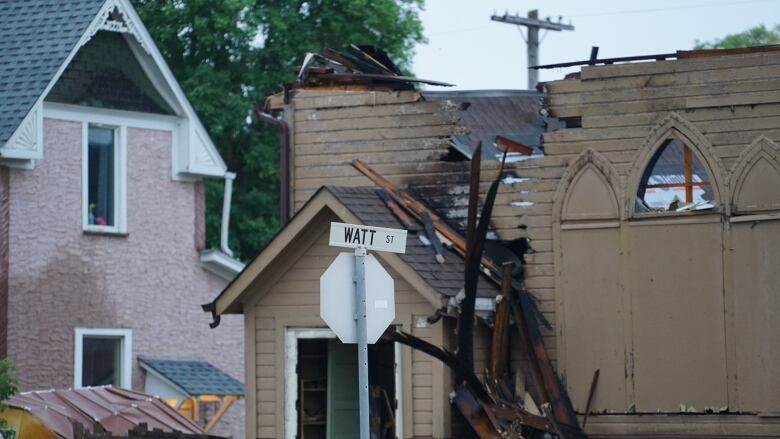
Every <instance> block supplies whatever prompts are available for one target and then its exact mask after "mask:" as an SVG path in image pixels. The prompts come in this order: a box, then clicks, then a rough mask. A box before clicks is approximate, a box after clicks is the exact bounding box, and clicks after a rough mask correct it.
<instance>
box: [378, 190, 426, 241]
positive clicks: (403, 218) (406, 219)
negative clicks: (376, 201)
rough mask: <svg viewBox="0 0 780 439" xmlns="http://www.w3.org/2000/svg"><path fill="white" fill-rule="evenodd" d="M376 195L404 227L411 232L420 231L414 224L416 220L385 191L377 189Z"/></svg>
mask: <svg viewBox="0 0 780 439" xmlns="http://www.w3.org/2000/svg"><path fill="white" fill-rule="evenodd" d="M376 193H377V195H379V198H381V199H382V201H383V202H384V203H385V206H387V208H388V209H390V212H393V215H395V217H396V218H398V221H400V222H401V225H402V226H404V228H405V229H406V230H409V231H411V232H416V231H417V230H418V227H417V224H416V223H415V222H414V220H413V219H412V218H411V217H410V216H409V215H408V214H407V213H406V211H405V210H403V209H402V208H401V206H399V205H398V203H396V202H395V200H394V199H393V197H391V196H390V195H388V193H387V192H386V191H385V190H384V189H377V190H376Z"/></svg>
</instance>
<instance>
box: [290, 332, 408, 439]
mask: <svg viewBox="0 0 780 439" xmlns="http://www.w3.org/2000/svg"><path fill="white" fill-rule="evenodd" d="M285 351H286V352H285V360H286V364H285V438H288V439H293V438H298V439H336V438H338V439H342V438H343V439H352V438H354V439H358V438H359V436H360V435H359V407H358V401H359V398H358V370H357V345H355V344H344V343H341V342H340V341H339V340H338V339H336V338H335V336H334V335H333V333H332V332H331V331H330V330H329V329H321V328H306V329H303V328H300V329H296V328H288V329H287V343H286V346H285ZM400 352H401V351H400V349H399V347H397V346H395V344H394V343H377V344H374V345H369V349H368V358H369V406H370V410H371V418H370V420H369V425H370V430H371V438H372V439H394V438H396V437H400V436H402V435H401V434H400V433H398V434H397V432H402V431H403V425H402V422H401V413H402V407H401V401H402V400H403V398H402V395H401V393H402V392H401V388H402V385H401V368H400V364H401V363H400Z"/></svg>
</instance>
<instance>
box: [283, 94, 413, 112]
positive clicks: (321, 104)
mask: <svg viewBox="0 0 780 439" xmlns="http://www.w3.org/2000/svg"><path fill="white" fill-rule="evenodd" d="M418 100H420V92H418V91H356V92H351V91H343V90H337V91H323V92H313V91H302V92H297V94H295V95H294V96H293V97H292V101H293V102H294V103H295V109H296V110H307V109H312V108H339V107H360V106H371V105H387V104H401V103H408V102H417V101H418Z"/></svg>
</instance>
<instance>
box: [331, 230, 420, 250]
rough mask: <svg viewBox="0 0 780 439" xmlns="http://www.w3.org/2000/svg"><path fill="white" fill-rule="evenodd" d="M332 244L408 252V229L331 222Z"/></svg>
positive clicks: (335, 245) (334, 245)
mask: <svg viewBox="0 0 780 439" xmlns="http://www.w3.org/2000/svg"><path fill="white" fill-rule="evenodd" d="M330 245H331V246H333V247H349V248H358V247H363V248H365V249H366V250H375V251H380V252H392V253H406V230H403V229H388V228H385V227H371V226H361V225H357V224H344V223H330Z"/></svg>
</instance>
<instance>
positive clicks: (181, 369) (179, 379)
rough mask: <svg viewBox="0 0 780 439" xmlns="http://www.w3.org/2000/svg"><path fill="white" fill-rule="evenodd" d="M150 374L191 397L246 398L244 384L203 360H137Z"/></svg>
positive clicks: (142, 358) (144, 358)
mask: <svg viewBox="0 0 780 439" xmlns="http://www.w3.org/2000/svg"><path fill="white" fill-rule="evenodd" d="M138 363H139V364H140V365H141V367H142V368H143V369H144V370H146V371H147V372H148V373H151V374H154V375H156V376H158V377H161V378H162V379H163V380H165V382H166V384H168V385H170V386H172V387H174V388H175V389H176V390H178V391H179V392H181V393H183V394H185V395H187V396H188V397H190V398H197V397H199V396H203V395H216V396H244V385H243V384H242V383H241V381H238V380H237V379H235V378H233V377H231V376H230V375H228V374H227V373H225V372H224V371H222V370H221V369H219V368H218V367H216V366H214V365H213V364H211V363H209V362H207V361H203V360H191V359H182V358H152V357H138Z"/></svg>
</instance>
